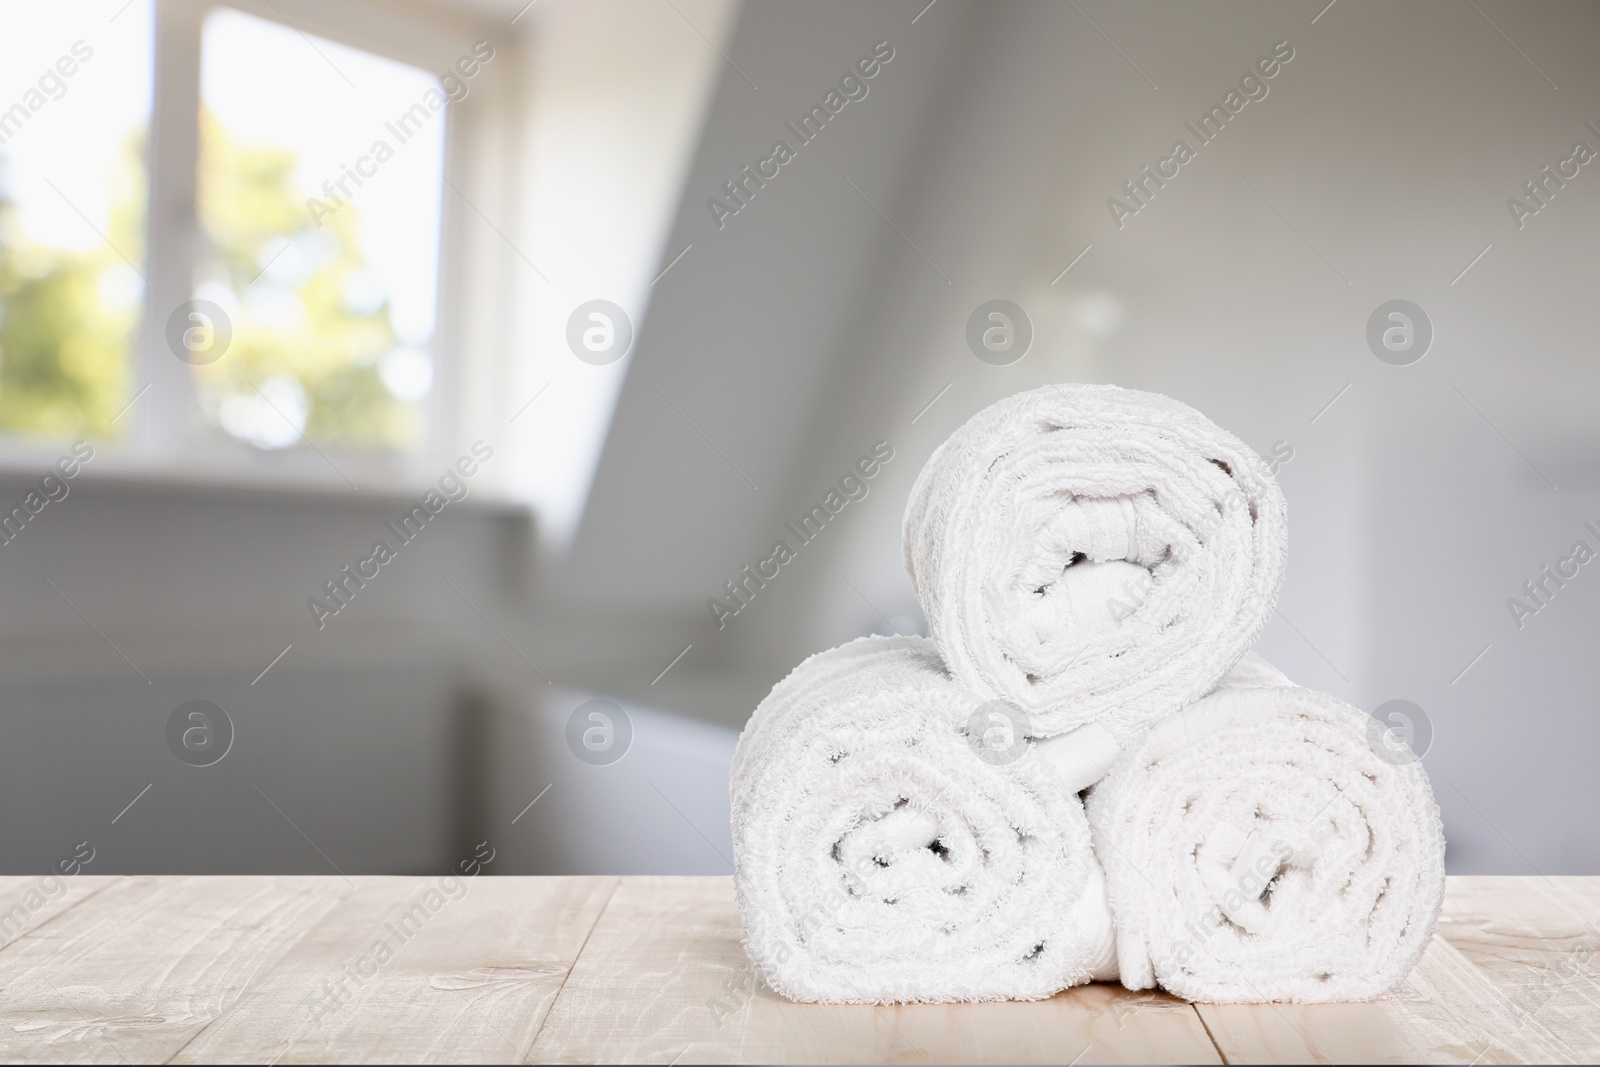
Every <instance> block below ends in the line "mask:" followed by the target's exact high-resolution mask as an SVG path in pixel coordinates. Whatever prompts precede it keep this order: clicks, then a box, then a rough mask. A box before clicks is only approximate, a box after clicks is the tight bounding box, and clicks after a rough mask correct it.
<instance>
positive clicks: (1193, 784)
mask: <svg viewBox="0 0 1600 1067" xmlns="http://www.w3.org/2000/svg"><path fill="white" fill-rule="evenodd" d="M1376 723H1377V720H1375V719H1373V718H1371V717H1370V716H1368V715H1366V714H1363V713H1362V712H1361V711H1358V710H1357V709H1355V708H1353V707H1351V706H1350V705H1348V704H1345V703H1343V702H1341V701H1339V700H1336V699H1334V698H1333V697H1331V696H1328V695H1326V694H1324V693H1315V692H1312V691H1311V690H1309V689H1301V688H1299V687H1297V686H1294V685H1292V684H1290V682H1289V681H1288V679H1286V678H1284V677H1283V675H1281V674H1279V673H1278V672H1277V671H1275V670H1273V669H1272V667H1271V666H1270V665H1268V664H1267V663H1266V662H1265V661H1264V660H1261V659H1260V657H1258V656H1255V655H1251V656H1248V657H1246V658H1245V660H1244V661H1243V662H1242V663H1241V664H1240V667H1239V669H1238V670H1236V671H1235V672H1234V673H1233V674H1231V675H1230V676H1229V677H1228V679H1227V680H1226V681H1225V682H1224V684H1223V685H1222V686H1221V687H1219V689H1218V690H1217V691H1216V692H1215V693H1213V694H1212V695H1210V696H1208V697H1206V698H1205V699H1203V700H1201V701H1199V702H1197V703H1195V704H1193V705H1191V706H1189V707H1188V708H1185V709H1184V710H1183V711H1181V712H1179V713H1178V714H1177V715H1174V716H1172V717H1171V718H1169V719H1165V720H1163V721H1162V722H1160V723H1157V724H1156V726H1155V727H1154V728H1153V729H1151V730H1150V732H1149V733H1148V734H1147V735H1146V736H1145V737H1144V738H1143V739H1142V740H1140V741H1139V742H1138V743H1137V744H1136V745H1134V746H1133V747H1132V748H1130V750H1129V751H1127V752H1126V753H1124V754H1123V756H1122V757H1121V759H1119V760H1118V762H1117V764H1116V765H1115V766H1114V767H1113V768H1112V770H1111V773H1110V774H1109V775H1107V777H1106V778H1105V779H1104V780H1103V781H1102V782H1100V783H1099V784H1098V785H1097V786H1095V787H1094V789H1093V790H1091V791H1090V793H1089V796H1088V801H1087V804H1088V811H1089V820H1090V824H1091V826H1092V828H1093V831H1094V839H1095V852H1096V854H1097V855H1098V856H1099V858H1100V861H1101V863H1102V864H1103V865H1104V867H1105V872H1106V879H1107V884H1108V887H1109V889H1110V893H1111V902H1112V910H1113V912H1114V914H1115V915H1116V923H1117V953H1118V959H1119V963H1120V968H1121V976H1122V982H1123V984H1124V985H1126V986H1127V987H1128V988H1129V989H1147V988H1150V987H1151V986H1153V985H1155V984H1157V983H1159V984H1160V985H1161V986H1162V987H1163V988H1165V989H1167V990H1168V991H1169V992H1172V993H1176V994H1177V995H1178V996H1181V997H1186V998H1188V999H1190V1000H1199V1001H1211V1002H1221V1003H1252V1002H1263V1001H1270V1000H1289V1001H1300V1002H1305V1003H1311V1002H1319V1001H1333V1000H1364V999H1368V998H1371V997H1374V996H1377V995H1378V994H1380V993H1383V992H1384V991H1385V990H1387V989H1389V988H1391V987H1392V986H1394V985H1395V984H1396V983H1397V982H1399V981H1400V979H1401V978H1403V977H1404V976H1405V975H1406V973H1407V972H1408V971H1410V969H1411V967H1412V966H1413V965H1414V964H1415V963H1416V962H1417V960H1418V959H1419V958H1420V957H1421V955H1422V952H1423V949H1424V948H1426V947H1427V943H1428V938H1429V936H1430V935H1431V934H1432V932H1433V927H1434V922H1435V920H1436V919H1437V918H1438V915H1439V907H1440V904H1441V902H1442V900H1443V897H1444V835H1443V831H1442V829H1441V826H1440V823H1439V809H1438V807H1437V806H1436V805H1435V803H1434V799H1433V791H1432V790H1431V789H1430V788H1429V785H1428V777H1427V775H1426V774H1425V773H1424V771H1423V769H1422V764H1421V763H1420V762H1418V761H1417V760H1416V758H1415V757H1414V756H1412V754H1411V752H1410V750H1409V749H1407V748H1405V746H1404V743H1403V742H1400V741H1399V739H1398V738H1397V737H1395V736H1394V735H1393V734H1389V733H1387V732H1386V731H1384V730H1383V729H1382V728H1381V726H1379V727H1376V728H1375V725H1374V724H1376Z"/></svg>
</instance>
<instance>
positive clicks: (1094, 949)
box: [730, 385, 1444, 1003]
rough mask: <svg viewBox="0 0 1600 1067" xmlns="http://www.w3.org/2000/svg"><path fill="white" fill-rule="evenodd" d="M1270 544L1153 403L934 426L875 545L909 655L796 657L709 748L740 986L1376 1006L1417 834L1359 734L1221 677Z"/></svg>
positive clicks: (1428, 852) (1353, 725)
mask: <svg viewBox="0 0 1600 1067" xmlns="http://www.w3.org/2000/svg"><path fill="white" fill-rule="evenodd" d="M1287 526H1288V519H1287V507H1286V504H1285V502H1284V498H1283V494H1282V493H1281V492H1280V491H1279V489H1278V487H1277V484H1276V483H1275V482H1274V481H1273V478H1272V474H1271V472H1270V471H1269V470H1268V469H1267V467H1266V465H1265V463H1263V461H1262V460H1261V459H1260V457H1258V456H1257V455H1256V454H1255V453H1254V452H1253V451H1251V450H1250V449H1249V448H1248V447H1247V446H1246V445H1245V444H1244V443H1243V442H1242V441H1240V440H1239V439H1238V438H1236V437H1234V436H1233V435H1232V434H1230V433H1228V432H1226V431H1224V430H1222V429H1219V428H1218V427H1217V426H1215V425H1213V424H1212V423H1211V422H1209V421H1208V420H1207V419H1206V418H1205V417H1204V416H1202V415H1200V414H1199V413H1198V412H1196V411H1195V410H1193V409H1192V408H1190V407H1188V406H1186V405H1184V404H1181V403H1179V402H1177V401H1175V400H1171V399H1169V398H1167V397H1163V396H1158V395H1156V394H1153V393H1145V392H1139V391H1136V390H1132V389H1122V388H1118V387H1116V386H1102V385H1048V386H1044V387H1042V388H1039V389H1034V390H1032V391H1029V392H1025V393H1020V394H1018V395H1016V396H1013V397H1010V398H1009V399H1006V400H1002V401H1000V402H999V403H997V404H994V405H992V406H990V407H988V408H986V409H984V410H983V411H980V412H978V414H976V415H974V416H973V417H972V418H971V419H969V420H968V421H967V422H966V423H965V424H964V425H963V426H961V427H960V428H959V429H958V430H956V432H955V433H954V434H952V435H951V437H950V438H949V440H947V441H946V442H945V443H944V444H943V445H941V446H940V447H939V449H938V450H937V451H935V452H934V454H933V456H932V457H931V458H930V459H929V460H928V462H927V465H926V466H925V467H924V468H923V470H922V472H921V474H920V475H919V476H918V478H917V481H916V484H915V487H914V488H913V490H912V493H911V499H910V502H909V503H908V505H907V508H906V513H905V519H904V524H903V544H904V549H905V560H906V567H907V569H908V571H909V573H910V577H911V582H912V585H913V587H914V589H915V591H916V594H917V596H918V598H919V600H920V601H921V604H922V608H923V611H924V613H925V614H926V616H927V619H928V623H929V627H930V630H931V632H932V640H928V639H924V638H919V637H894V638H881V637H872V638H862V639H860V640H857V641H853V642H850V643H849V644H846V645H843V646H840V647H839V648H835V649H832V650H830V651H828V652H823V653H821V654H819V655H815V656H812V657H811V658H810V659H808V660H806V661H805V662H804V663H802V664H801V665H800V666H799V667H797V668H796V669H795V670H794V671H793V672H792V673H791V674H790V675H789V676H788V677H786V678H785V679H784V680H783V681H781V682H779V683H778V685H777V686H775V687H774V688H773V690H772V692H771V694H769V695H768V696H767V698H766V699H765V700H763V701H762V702H761V705H760V706H759V707H758V708H756V711H755V713H754V715H752V716H751V718H750V721H749V723H748V725H747V726H746V727H745V730H744V733H743V734H742V735H741V736H740V739H739V745H738V748H737V750H736V751H735V754H734V761H733V770H732V780H731V784H730V789H731V796H732V811H733V845H734V857H735V862H734V880H735V885H736V888H737V891H738V899H739V908H740V912H741V914H742V916H743V918H744V924H745V931H746V939H745V946H746V949H747V950H748V952H749V954H750V956H751V958H752V959H753V960H754V962H755V964H756V967H757V969H758V970H759V971H760V973H761V974H762V976H763V977H764V978H765V979H766V981H767V983H768V984H769V985H770V986H771V987H772V988H773V989H775V990H777V991H778V992H779V993H781V994H783V995H785V996H788V997H790V998H792V999H795V1000H803V1001H823V1002H829V1003H841V1002H850V1003H890V1002H898V1001H975V1000H998V999H1013V1000H1030V999H1038V998H1042V997H1048V996H1050V995H1051V994H1053V993H1055V992H1057V991H1059V990H1061V989H1064V988H1066V987H1068V986H1071V985H1075V984H1078V983H1082V982H1086V981H1091V980H1107V979H1113V978H1117V977H1120V978H1121V980H1122V982H1123V984H1124V985H1126V986H1127V987H1128V988H1130V989H1148V988H1151V987H1154V986H1156V985H1160V986H1162V987H1164V988H1165V989H1167V990H1168V991H1170V992H1172V993H1175V994H1177V995H1178V996H1182V997H1186V998H1189V999H1191V1000H1201V1001H1212V1002H1224V1003H1227V1002H1261V1001H1273V1000H1289V1001H1302V1002H1317V1001H1331V1000H1358V999H1365V998H1370V997H1373V996H1377V995H1378V994H1380V993H1383V992H1384V991H1386V990H1388V989H1390V988H1392V987H1393V986H1394V985H1395V984H1396V983H1398V982H1399V981H1400V980H1401V979H1402V978H1403V977H1404V976H1405V974H1406V973H1407V972H1408V971H1409V970H1410V969H1411V967H1412V966H1414V965H1415V963H1416V962H1417V960H1418V959H1419V958H1420V957H1421V954H1422V952H1423V950H1424V949H1425V948H1426V946H1427V943H1428V939H1429V937H1430V936H1431V934H1432V932H1433V928H1434V924H1435V922H1436V921H1437V919H1438V915H1439V909H1440V905H1441V902H1442V899H1443V894H1444V861H1443V856H1444V840H1443V833H1442V829H1441V826H1440V822H1439V812H1438V808H1437V806H1436V805H1435V804H1434V799H1433V794H1432V791H1431V789H1430V787H1429V784H1428V779H1427V775H1426V774H1425V773H1424V772H1423V769H1422V765H1421V763H1420V762H1418V760H1417V759H1416V757H1415V756H1414V755H1412V754H1411V752H1410V751H1409V750H1407V749H1406V748H1405V746H1404V745H1403V744H1401V743H1398V739H1397V738H1395V737H1394V736H1393V735H1392V734H1388V733H1387V732H1386V731H1384V730H1383V729H1382V728H1381V725H1380V724H1378V723H1377V721H1376V720H1375V719H1372V718H1371V717H1369V716H1367V715H1365V714H1364V713H1362V712H1361V711H1359V710H1357V709H1356V708H1353V707H1351V706H1349V705H1348V704H1345V703H1343V702H1341V701H1339V700H1337V699H1335V698H1333V697H1331V696H1328V695H1326V694H1323V693H1316V692H1312V691H1311V690H1308V689H1302V688H1300V687H1298V686H1295V685H1293V684H1292V683H1291V682H1290V681H1289V680H1288V679H1287V678H1285V677H1284V676H1283V675H1282V674H1280V673H1278V672H1277V671H1276V670H1275V669H1274V668H1273V667H1272V666H1271V665H1270V664H1268V663H1267V662H1266V661H1264V660H1262V659H1260V657H1258V656H1255V655H1247V653H1248V652H1249V648H1250V646H1251V644H1252V643H1253V642H1254V641H1255V639H1256V637H1257V636H1258V635H1259V634H1260V632H1261V630H1262V628H1263V627H1264V626H1265V625H1266V622H1267V619H1268V618H1269V616H1270V615H1271V614H1272V611H1273V607H1274V604H1275V602H1276V599H1277V595H1278V588H1279V585H1280V583H1281V582H1282V580H1283V573H1284V565H1285V556H1286V545H1287ZM1085 790H1087V793H1086V794H1084V791H1085ZM1080 794H1084V795H1085V796H1086V798H1087V800H1086V801H1085V800H1084V799H1080ZM1085 805H1086V806H1085Z"/></svg>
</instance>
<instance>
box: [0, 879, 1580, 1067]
mask: <svg viewBox="0 0 1600 1067" xmlns="http://www.w3.org/2000/svg"><path fill="white" fill-rule="evenodd" d="M1597 930H1600V878H1452V879H1451V880H1450V888H1449V893H1448V895H1447V898H1446V903H1445V916H1444V920H1443V921H1442V922H1441V924H1440V927H1439V933H1440V936H1437V937H1435V938H1434V940H1433V943H1432V945H1431V946H1430V947H1429V949H1428V952H1427V955H1426V956H1425V957H1424V959H1423V961H1422V964H1421V965H1420V966H1419V967H1418V968H1417V970H1416V971H1415V972H1414V973H1413V974H1412V975H1411V977H1410V978H1409V979H1408V980H1407V981H1406V983H1405V984H1404V986H1403V987H1402V988H1400V989H1399V990H1397V991H1396V992H1394V993H1393V994H1391V995H1390V996H1389V997H1387V998H1385V999H1383V1000H1380V1001H1375V1002H1371V1003H1363V1004H1332V1005H1316V1006H1306V1005H1293V1004H1268V1005H1249V1006H1212V1005H1204V1004H1199V1005H1191V1004H1187V1003H1184V1002H1183V1001H1180V1000H1175V999H1173V998H1171V997H1168V996H1165V995H1161V994H1155V993H1130V992H1128V991H1126V990H1124V989H1122V988H1121V987H1120V986H1116V985H1099V984H1097V985H1091V986H1084V987H1080V988H1077V989H1070V990H1067V991H1066V992H1064V993H1061V994H1058V995H1057V996H1055V997H1053V998H1052V999H1050V1000H1046V1001H1040V1002H1037V1003H1029V1004H967V1005H903V1006H894V1007H873V1006H868V1005H861V1006H854V1005H853V1006H821V1005H812V1004H793V1003H790V1002H789V1001H786V1000H784V999H782V998H780V997H778V996H776V995H775V994H773V993H772V992H771V991H770V990H769V989H767V988H766V986H765V985H764V984H763V983H762V982H760V981H759V980H758V979H757V978H756V977H755V976H754V974H753V973H752V970H751V967H750V963H749V961H748V960H747V958H746V957H745V954H744V950H743V948H741V946H740V944H739V936H740V923H739V915H738V911H737V909H736V908H735V906H734V899H733V887H732V883H731V881H730V879H728V878H725V877H714V878H667V877H660V878H658V877H648V878H614V877H592V878H491V877H479V878H475V879H468V878H463V879H461V880H459V881H453V880H449V879H434V878H388V877H357V878H350V879H345V878H340V877H328V878H325V877H229V878H187V877H159V878H158V877H89V876H79V877H77V878H72V879H63V880H60V881H50V880H41V879H38V878H4V879H0V938H3V939H4V945H3V947H0V990H3V997H0V1058H3V1059H5V1060H7V1061H54V1062H60V1061H104V1062H129V1063H140V1062H143V1063H162V1062H176V1063H191V1062H200V1063H204V1062H273V1061H276V1062H279V1063H291V1062H305V1061H374V1062H390V1063H394V1062H420V1061H427V1062H434V1061H441V1062H443V1061H449V1062H455V1061H460V1062H479V1063H482V1062H525V1061H531V1062H564V1063H587V1062H612V1063H630V1062H644V1063H651V1062H654V1063H739V1062H745V1063H782V1062H828V1063H960V1062H980V1061H993V1062H1004V1063H1032V1062H1040V1063H1078V1064H1084V1063H1126V1062H1131V1063H1162V1062H1179V1063H1264V1062H1270V1061H1289V1062H1299V1063H1305V1062H1314V1063H1315V1062H1333V1063H1363V1062H1373V1063H1396V1062H1411V1063H1446V1062H1460V1063H1479V1064H1483V1063H1520V1062H1528V1061H1532V1062H1591V1063H1592V1062H1595V1061H1596V1060H1597V1059H1600V936H1597Z"/></svg>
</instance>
